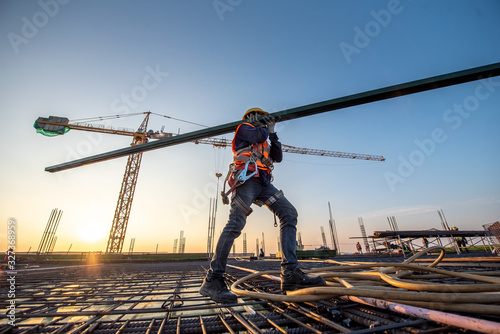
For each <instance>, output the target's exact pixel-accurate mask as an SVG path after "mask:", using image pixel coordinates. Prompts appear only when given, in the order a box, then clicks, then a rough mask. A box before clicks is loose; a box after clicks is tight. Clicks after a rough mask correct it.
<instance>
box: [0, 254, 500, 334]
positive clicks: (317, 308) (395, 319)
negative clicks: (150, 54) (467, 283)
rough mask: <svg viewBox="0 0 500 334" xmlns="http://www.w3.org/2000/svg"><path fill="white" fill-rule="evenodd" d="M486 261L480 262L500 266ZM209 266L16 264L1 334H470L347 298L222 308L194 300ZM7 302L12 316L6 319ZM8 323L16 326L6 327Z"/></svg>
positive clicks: (243, 268)
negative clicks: (344, 333) (12, 297)
mask: <svg viewBox="0 0 500 334" xmlns="http://www.w3.org/2000/svg"><path fill="white" fill-rule="evenodd" d="M492 259H493V260H490V261H479V262H481V263H491V264H496V265H498V264H499V263H500V259H498V258H496V260H495V258H492ZM378 260H380V259H378ZM387 260H388V261H391V262H392V261H397V259H395V258H390V259H387ZM456 261H458V262H460V260H459V259H457V260H456ZM470 262H471V261H468V262H467V263H468V264H467V268H466V269H467V270H470V269H471V267H470ZM229 265H230V266H229V267H228V271H227V280H228V281H229V282H231V283H234V282H235V281H237V280H239V279H241V278H243V277H245V276H247V275H248V274H249V272H252V271H255V270H258V271H265V270H278V269H279V262H278V261H270V260H259V261H247V260H244V261H241V260H240V261H237V260H230V261H229ZM327 266H332V264H331V263H327V262H325V261H319V260H317V261H311V260H310V261H301V267H302V268H304V269H308V268H320V267H327ZM207 267H208V262H207V261H192V262H183V263H179V262H164V263H105V264H93V265H65V266H61V265H54V264H50V263H47V264H39V265H35V266H33V267H30V266H28V267H24V268H23V266H21V265H19V266H18V269H17V270H16V272H15V273H10V272H8V271H4V272H2V276H3V278H2V281H1V286H0V288H1V289H2V290H3V291H4V292H5V291H8V290H9V289H11V291H12V285H10V286H9V284H10V283H9V281H8V278H9V275H10V274H14V275H15V284H14V289H15V290H14V292H15V298H14V299H9V300H8V299H6V298H5V299H3V300H1V301H0V303H1V307H2V309H6V310H7V312H2V314H1V315H0V333H15V334H17V333H26V334H27V333H96V334H97V333H99V334H100V333H102V334H105V333H262V332H269V333H278V332H280V333H309V332H314V333H343V332H350V333H379V332H391V333H458V332H460V333H475V331H473V330H467V329H463V328H460V327H456V326H452V325H449V324H445V323H442V322H438V321H433V320H429V319H426V318H425V317H418V316H414V315H413V316H410V315H406V314H403V313H401V312H397V311H393V310H389V309H382V308H377V307H374V306H369V305H365V304H363V303H359V302H354V301H352V300H350V299H348V298H345V297H343V298H341V297H339V298H333V297H332V298H328V299H325V300H321V301H311V302H276V301H270V300H267V299H265V298H250V297H241V298H239V299H238V303H237V304H231V305H221V304H217V303H215V302H213V301H212V300H210V299H209V298H206V297H203V296H201V295H200V294H199V293H198V290H199V288H200V286H201V284H202V280H203V277H204V275H205V271H206V268H207ZM456 270H461V269H460V268H459V264H458V265H457V268H456ZM479 270H487V268H484V265H483V267H481V268H480V269H479ZM494 270H498V269H497V268H495V269H494ZM11 283H12V282H11ZM242 285H243V286H244V287H245V289H247V290H249V291H254V292H259V291H260V292H265V293H275V294H278V295H280V294H281V292H280V287H279V282H277V281H275V280H272V279H268V278H265V277H258V278H255V279H252V280H250V281H247V282H245V283H244V284H242ZM4 292H2V295H3V296H5V295H7V294H6V293H4ZM12 300H14V301H15V305H14V306H15V313H14V314H12V312H10V315H11V317H10V318H9V307H10V308H11V309H12ZM496 305H498V304H496ZM453 315H454V314H451V316H453ZM457 315H458V316H460V313H458V314H457ZM12 316H13V317H14V318H15V320H14V326H11V325H9V321H12V318H13V317H12ZM462 316H465V317H469V318H471V319H473V320H474V319H476V320H477V321H478V322H481V321H485V322H488V323H489V324H490V325H491V324H493V326H494V325H495V323H497V324H498V328H499V331H500V316H495V315H488V316H486V315H481V314H473V315H470V314H462Z"/></svg>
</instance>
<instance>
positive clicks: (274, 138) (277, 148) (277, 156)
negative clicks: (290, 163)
mask: <svg viewBox="0 0 500 334" xmlns="http://www.w3.org/2000/svg"><path fill="white" fill-rule="evenodd" d="M269 140H271V147H270V149H271V152H269V155H270V158H271V160H272V161H274V162H281V161H282V160H283V151H282V150H281V143H280V141H279V138H278V135H277V134H276V132H271V133H270V134H269Z"/></svg>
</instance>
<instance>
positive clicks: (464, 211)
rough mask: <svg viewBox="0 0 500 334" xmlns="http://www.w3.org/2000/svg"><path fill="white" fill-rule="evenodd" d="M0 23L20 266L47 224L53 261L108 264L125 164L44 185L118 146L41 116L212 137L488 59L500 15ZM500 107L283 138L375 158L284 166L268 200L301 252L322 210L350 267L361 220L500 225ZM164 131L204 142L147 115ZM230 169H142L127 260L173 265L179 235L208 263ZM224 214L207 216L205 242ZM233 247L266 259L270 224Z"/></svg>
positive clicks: (496, 94)
mask: <svg viewBox="0 0 500 334" xmlns="http://www.w3.org/2000/svg"><path fill="white" fill-rule="evenodd" d="M0 22H1V25H0V32H1V34H0V35H1V36H2V38H1V40H0V43H1V47H0V66H1V73H2V76H1V77H0V88H1V94H2V96H1V97H2V98H1V99H0V113H1V115H2V119H3V120H4V122H3V124H4V127H3V129H2V131H1V133H0V136H2V146H1V147H2V156H3V157H4V159H3V160H2V164H1V166H0V172H1V175H2V177H1V178H0V219H1V220H2V221H3V222H5V223H7V221H8V219H9V218H14V219H15V220H16V222H17V226H18V234H17V241H18V248H19V249H21V250H23V251H25V250H28V249H29V248H30V247H31V249H32V250H36V248H37V247H38V243H39V241H40V238H41V236H42V233H43V230H44V228H45V224H46V222H47V219H48V217H49V215H50V212H51V210H52V209H53V208H59V209H62V210H63V211H64V214H63V217H62V220H61V224H60V226H59V229H58V233H57V235H58V241H57V244H56V247H55V250H59V251H66V250H68V249H69V247H71V249H72V250H81V251H85V250H105V248H106V242H107V237H108V233H109V229H110V227H111V222H112V219H113V214H114V210H115V206H116V200H117V196H118V192H119V189H120V185H121V180H122V177H123V171H124V168H125V163H126V159H124V158H121V159H116V160H113V161H107V162H103V163H99V164H94V165H91V166H85V167H81V168H78V169H74V170H70V171H66V172H62V173H55V174H49V173H47V172H45V171H44V168H45V167H47V166H51V165H54V164H58V163H61V162H65V161H70V160H74V159H75V158H79V157H83V156H88V155H94V154H97V153H101V152H107V151H110V150H114V149H118V148H122V147H126V146H128V145H129V144H130V138H128V137H119V136H112V135H96V134H91V133H86V132H78V131H70V132H69V133H67V134H66V135H64V136H60V137H57V138H46V137H42V136H41V135H39V134H36V133H35V130H34V129H33V128H32V125H33V122H34V121H35V119H36V118H37V117H39V116H44V117H47V116H49V115H56V116H62V117H67V118H69V119H70V120H76V119H80V118H87V117H96V116H106V115H114V114H131V113H135V112H144V111H151V112H154V113H158V114H162V115H168V116H171V117H175V118H178V119H183V120H188V121H191V122H195V123H199V124H204V125H207V126H214V125H218V124H222V123H228V122H232V121H235V120H237V119H240V118H241V115H242V114H243V113H244V111H245V110H246V109H248V108H249V107H254V106H258V107H261V108H263V109H265V110H268V111H270V112H273V111H279V110H282V109H286V108H291V107H296V106H301V105H306V104H309V103H314V102H319V101H323V100H327V99H332V98H336V97H341V96H345V95H348V94H355V93H359V92H363V91H367V90H371V89H376V88H381V87H385V86H390V85H394V84H398V83H404V82H407V81H411V80H417V79H421V78H425V77H429V76H435V75H439V74H444V73H449V72H454V71H459V70H463V69H467V68H472V67H476V66H482V65H487V64H491V63H496V62H498V61H499V60H500V46H499V44H498V36H499V34H500V3H499V2H498V1H485V0H481V1H453V2H450V1H424V0H420V1H417V0H413V1H410V0H400V1H395V0H384V1H356V2H353V1H315V2H310V1H273V2H269V1H248V0H232V1H229V0H220V1H203V2H202V1H141V2H139V1H107V2H102V1H78V0H72V1H67V0H64V1H63V0H59V1H57V0H40V1H22V2H21V1H3V2H2V3H1V4H0ZM499 105H500V78H499V77H496V78H492V79H489V80H488V79H485V81H475V82H470V83H467V84H462V85H458V86H452V87H447V88H443V89H439V90H434V91H429V92H424V93H418V94H414V95H410V96H405V97H400V98H396V99H391V100H387V101H380V102H376V103H371V104H366V105H362V106H358V107H353V108H347V109H342V110H338V111H334V112H330V113H325V114H321V115H315V116H311V117H308V118H301V119H298V120H292V121H287V122H283V123H279V124H278V125H277V129H278V135H279V137H280V139H281V141H282V142H283V143H284V144H288V145H293V146H299V147H307V148H317V149H325V150H336V151H345V152H355V153H365V154H376V155H383V156H384V157H385V158H386V159H387V160H386V161H385V162H370V161H353V160H346V159H335V158H325V157H313V156H302V155H292V154H288V155H285V160H284V162H283V163H281V164H279V165H277V166H276V168H275V173H274V174H275V185H276V187H278V188H280V189H283V191H284V192H285V195H286V196H287V197H288V198H289V199H290V200H291V201H292V202H293V203H294V204H295V206H296V207H297V209H298V211H299V225H298V230H299V231H300V232H301V233H302V239H303V242H304V243H305V244H307V245H311V247H312V246H319V245H320V244H321V243H322V241H321V235H320V228H321V226H324V227H325V229H326V230H328V219H329V216H328V205H327V203H328V202H331V204H332V211H333V216H334V219H335V221H336V225H337V229H338V233H339V239H340V242H341V250H344V251H354V244H355V241H354V240H351V239H349V237H353V236H359V235H360V232H359V226H358V220H357V218H358V217H363V220H364V223H365V226H366V230H367V232H368V233H369V234H371V233H372V232H373V231H375V230H386V229H388V223H387V217H388V216H395V217H396V219H397V221H398V224H399V227H400V228H401V229H428V228H432V227H436V228H439V227H440V226H441V222H440V220H439V216H438V215H437V212H436V211H437V210H439V209H443V211H444V213H445V215H446V218H447V219H448V222H449V224H450V225H453V226H458V227H459V228H461V229H482V226H481V225H482V224H486V223H490V222H493V221H497V220H499V219H500V193H499V189H500V175H499V172H498V166H499V164H500V158H499V155H498V147H499V144H500V133H499V131H498V128H499V125H500V113H499V107H498V106H499ZM141 121H142V117H141V116H135V117H128V118H120V119H116V120H111V121H109V122H108V123H107V125H112V126H123V127H128V128H137V127H138V126H139V124H140V123H141ZM162 126H165V131H167V132H178V131H180V132H183V133H185V132H189V131H193V130H197V129H199V128H200V127H198V126H196V125H193V124H189V123H184V122H178V121H175V120H172V119H165V118H161V117H154V116H152V118H151V121H150V128H151V129H154V130H159V129H160V128H161V127H162ZM228 137H230V136H228ZM230 160H231V152H230V150H229V149H227V150H221V149H216V148H212V147H210V146H207V145H194V144H183V145H179V146H175V147H170V148H165V149H161V150H157V151H152V152H147V153H145V154H144V157H143V162H142V166H141V172H140V175H139V182H138V185H137V189H136V193H135V198H134V204H133V207H132V214H131V217H130V221H129V227H128V230H127V236H126V239H125V246H124V250H128V245H129V243H130V238H136V242H135V250H136V251H155V249H156V245H157V244H158V249H159V251H162V252H171V251H172V248H173V242H174V239H176V238H178V236H179V233H180V231H181V230H183V231H184V235H185V236H186V239H187V243H186V251H187V252H202V251H204V250H205V249H206V237H207V232H206V231H207V221H208V212H209V209H208V207H209V198H210V197H213V196H215V189H216V178H215V177H214V174H215V173H216V172H222V173H223V174H225V173H226V171H227V165H228V164H229V162H230ZM227 215H228V207H227V206H222V205H219V211H218V213H217V225H216V234H218V231H220V230H221V229H222V227H223V225H224V224H225V222H226V220H227ZM244 232H245V233H246V234H247V240H248V244H249V245H254V244H255V239H256V238H261V234H262V232H264V233H265V238H266V250H268V252H274V251H275V250H276V239H277V236H278V229H277V228H274V227H273V219H272V216H271V215H270V213H269V212H268V210H267V209H265V208H256V209H255V210H254V213H253V214H252V215H251V216H250V217H249V219H248V223H247V226H246V228H245V231H244ZM5 235H6V228H5V229H3V230H0V237H1V239H0V247H3V248H5V247H6V238H5V237H3V236H5ZM328 240H329V239H328ZM249 248H251V247H250V246H249ZM249 250H251V249H249ZM236 251H238V252H240V251H242V242H241V240H237V242H236Z"/></svg>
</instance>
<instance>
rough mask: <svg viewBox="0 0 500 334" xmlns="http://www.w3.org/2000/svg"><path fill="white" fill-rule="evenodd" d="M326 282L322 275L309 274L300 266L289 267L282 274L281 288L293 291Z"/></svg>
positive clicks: (321, 284)
mask: <svg viewBox="0 0 500 334" xmlns="http://www.w3.org/2000/svg"><path fill="white" fill-rule="evenodd" d="M325 285H326V282H325V280H324V279H323V277H321V276H308V275H306V273H304V272H303V271H302V270H300V269H299V268H295V269H292V270H290V269H287V270H285V271H284V273H283V274H281V290H282V291H291V290H297V289H302V288H310V287H315V286H325Z"/></svg>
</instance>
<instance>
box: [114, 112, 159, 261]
mask: <svg viewBox="0 0 500 334" xmlns="http://www.w3.org/2000/svg"><path fill="white" fill-rule="evenodd" d="M149 115H150V113H147V115H146V118H144V120H143V121H142V124H141V126H140V127H139V129H138V130H137V132H135V133H134V139H133V140H132V144H131V145H139V144H143V143H145V142H147V141H148V138H147V137H146V131H147V127H148V121H149ZM141 160H142V152H140V153H134V154H131V155H129V156H128V160H127V166H126V167H125V173H124V175H123V181H122V187H121V189H120V194H119V195H118V202H117V203H116V210H115V215H114V217H113V225H112V226H111V230H110V232H109V239H108V245H107V246H106V253H114V254H119V253H121V252H122V248H123V242H124V241H125V233H126V232H127V225H128V219H129V217H130V209H131V208H132V201H133V199H134V192H135V186H136V185H137V177H138V176H139V169H140V167H141Z"/></svg>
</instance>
